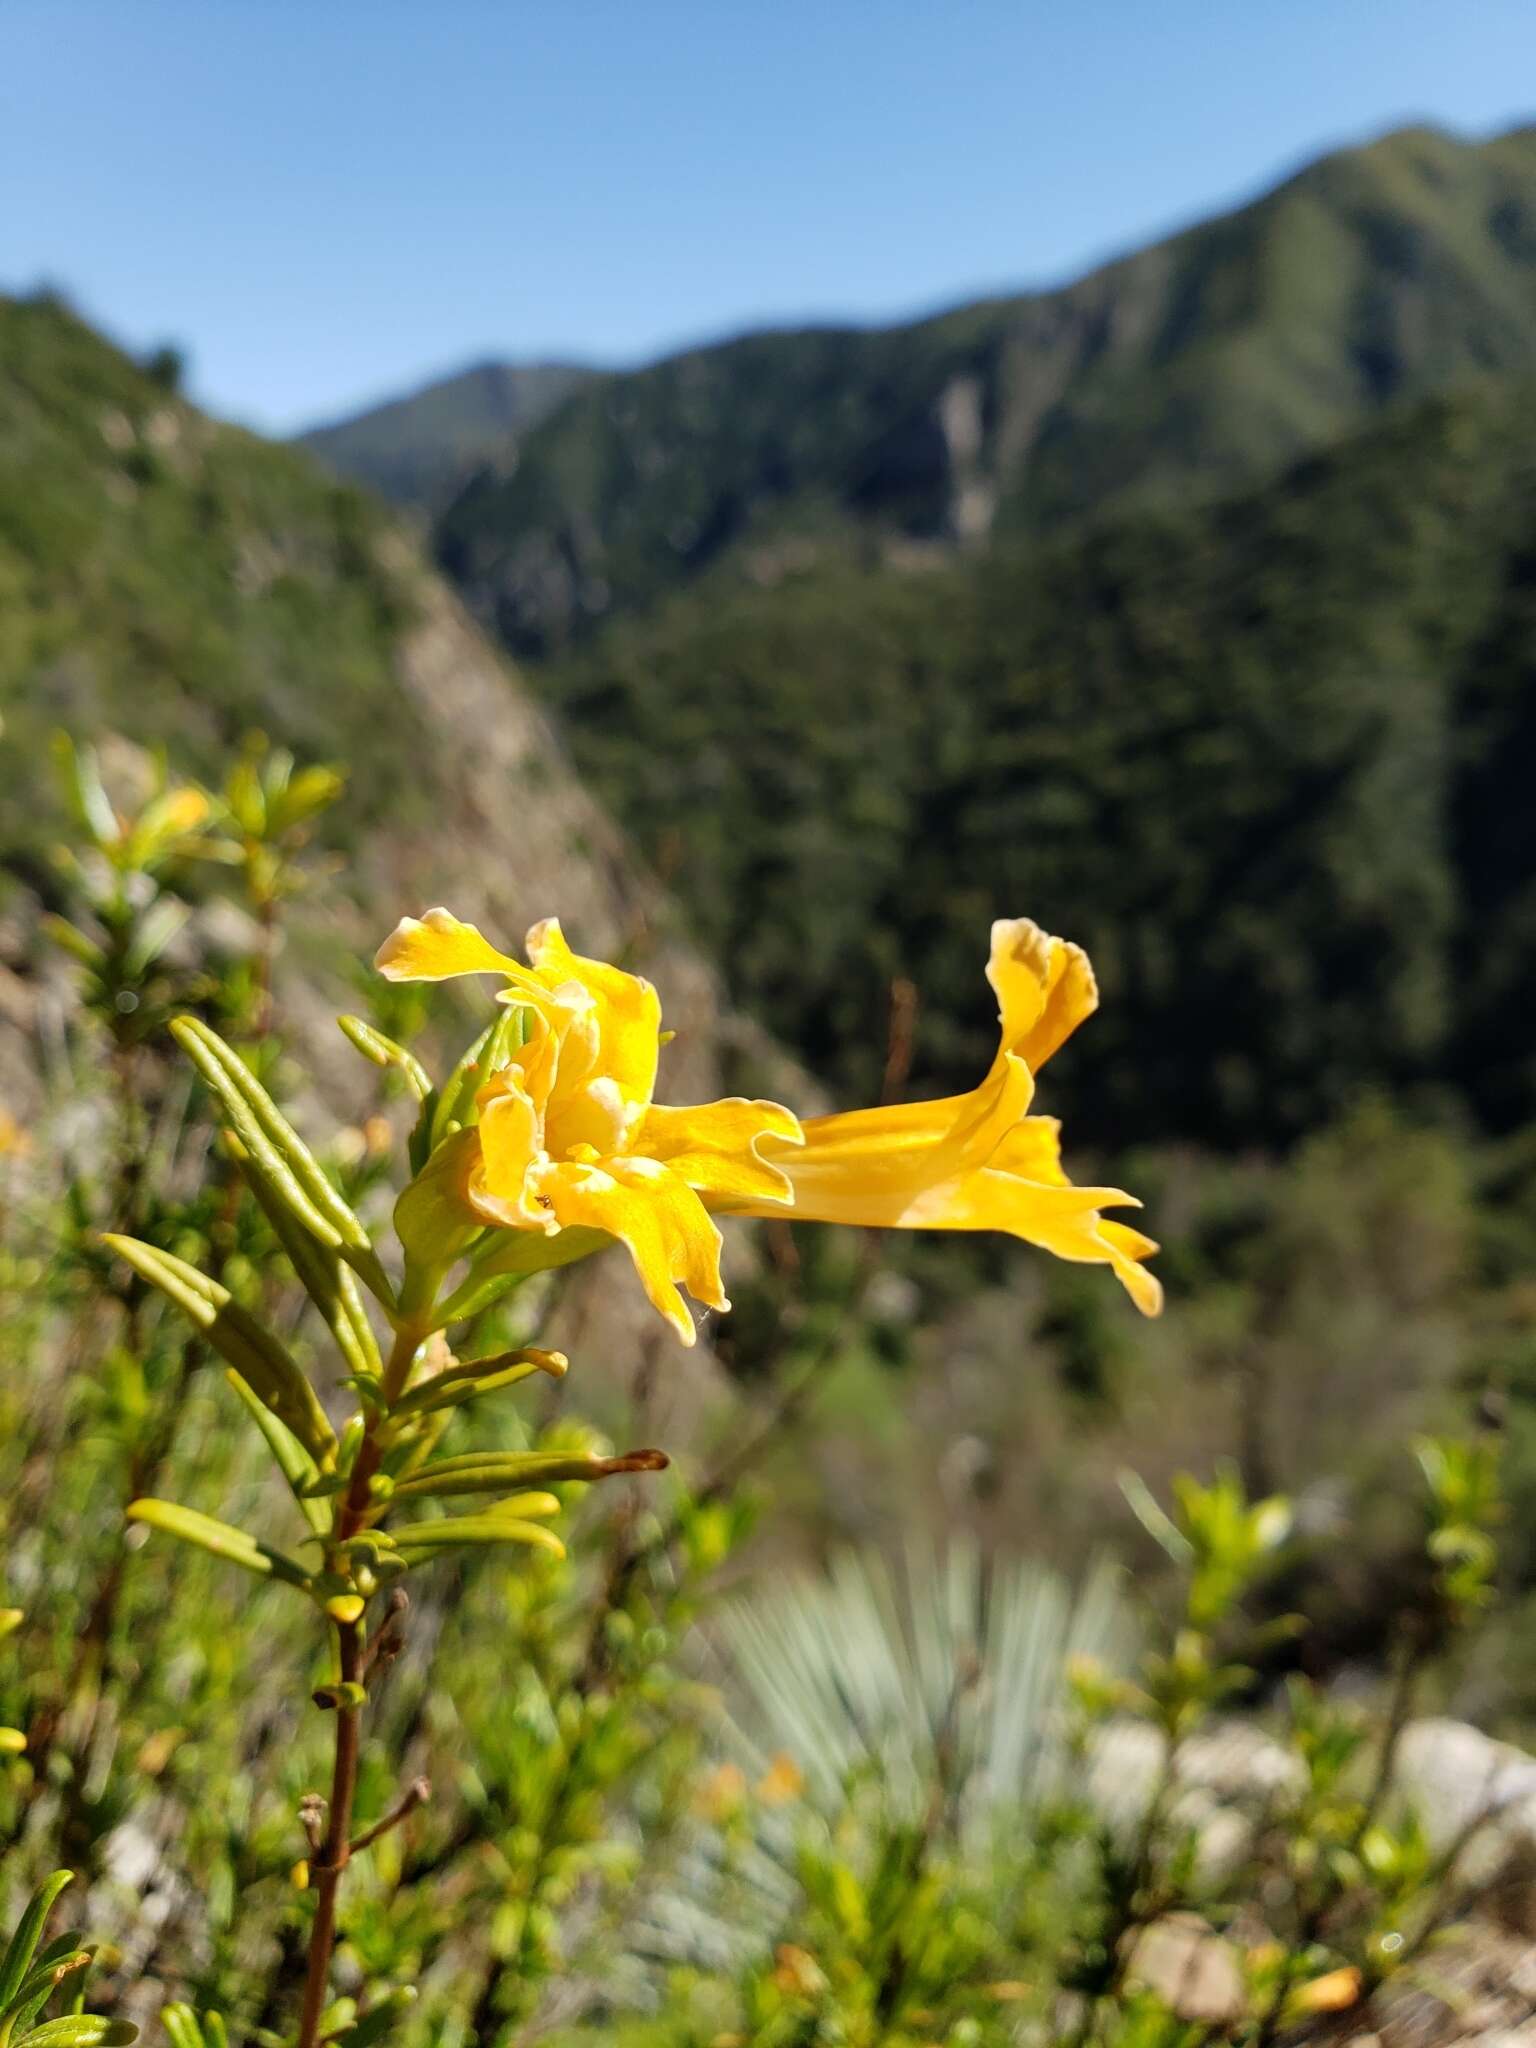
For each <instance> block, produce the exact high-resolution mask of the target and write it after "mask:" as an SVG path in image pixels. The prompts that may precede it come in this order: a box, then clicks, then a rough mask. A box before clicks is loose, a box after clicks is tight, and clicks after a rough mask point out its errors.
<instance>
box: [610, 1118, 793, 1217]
mask: <svg viewBox="0 0 1536 2048" xmlns="http://www.w3.org/2000/svg"><path fill="white" fill-rule="evenodd" d="M764 1139H769V1140H772V1141H774V1142H776V1143H778V1144H779V1145H793V1146H796V1147H799V1146H801V1145H803V1144H804V1143H805V1133H804V1132H803V1131H802V1130H801V1128H800V1120H799V1118H798V1117H797V1116H795V1115H794V1114H793V1112H792V1111H790V1110H787V1109H785V1108H783V1107H782V1106H781V1105H780V1104H779V1103H777V1102H749V1101H748V1100H747V1099H746V1097H745V1096H741V1095H729V1096H726V1097H725V1098H724V1100H722V1101H720V1102H702V1103H699V1104H697V1105H696V1106H694V1107H692V1108H679V1109H669V1108H667V1107H666V1106H665V1105H663V1104H661V1103H652V1104H651V1106H650V1108H649V1109H648V1110H647V1111H646V1113H645V1116H644V1118H643V1120H642V1121H641V1123H640V1126H639V1128H638V1130H637V1131H636V1132H635V1135H634V1139H633V1141H632V1142H633V1147H634V1150H635V1151H636V1152H637V1153H638V1154H640V1155H641V1156H642V1157H644V1158H646V1159H659V1160H661V1161H662V1162H663V1163H664V1164H665V1165H667V1166H669V1167H671V1169H672V1171H673V1172H674V1173H675V1174H676V1175H677V1176H678V1178H679V1179H680V1180H685V1181H686V1182H687V1183H688V1185H689V1187H691V1188H697V1189H698V1190H699V1192H700V1193H701V1194H705V1195H730V1196H737V1197H742V1198H748V1199H750V1198H754V1197H755V1198H756V1199H757V1200H759V1201H763V1202H776V1203H780V1204H787V1203H789V1202H791V1201H793V1199H794V1187H793V1185H792V1183H791V1181H790V1178H789V1175H788V1174H787V1173H786V1172H785V1171H784V1169H783V1168H782V1167H781V1166H776V1165H774V1164H772V1163H771V1162H770V1161H769V1160H767V1159H764V1158H763V1157H761V1156H760V1154H759V1151H758V1147H759V1145H760V1144H761V1143H762V1142H763V1140H764Z"/></svg>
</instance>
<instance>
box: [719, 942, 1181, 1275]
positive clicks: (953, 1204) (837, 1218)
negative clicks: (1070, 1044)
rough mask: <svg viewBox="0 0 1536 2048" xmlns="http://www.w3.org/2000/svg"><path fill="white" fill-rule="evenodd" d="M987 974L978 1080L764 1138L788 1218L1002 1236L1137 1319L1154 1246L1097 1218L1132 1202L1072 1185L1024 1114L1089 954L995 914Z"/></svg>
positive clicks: (1079, 1000)
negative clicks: (1106, 1280) (989, 1023)
mask: <svg viewBox="0 0 1536 2048" xmlns="http://www.w3.org/2000/svg"><path fill="white" fill-rule="evenodd" d="M987 979H988V981H990V982H991V984H992V988H993V991H994V993H995V994H996V996H997V1001H998V1023H999V1025H1000V1027H1001V1036H1000V1043H999V1045H998V1049H997V1057H996V1059H995V1060H994V1061H993V1062H992V1065H991V1068H990V1069H989V1071H988V1073H987V1075H986V1078H985V1079H984V1080H983V1081H982V1083H981V1085H980V1087H978V1088H973V1089H972V1090H971V1091H970V1093H969V1094H967V1095H950V1096H945V1097H942V1098H941V1099H939V1100H938V1101H934V1102H912V1103H904V1104H902V1105H900V1106H898V1107H894V1108H888V1109H858V1110H852V1111H848V1112H845V1113H842V1114H839V1115H834V1116H818V1117H811V1118H809V1119H807V1121H806V1122H805V1123H804V1124H803V1125H802V1126H801V1136H802V1139H803V1143H802V1144H801V1146H800V1147H799V1148H798V1150H796V1151H795V1152H794V1153H793V1155H791V1154H789V1153H782V1154H781V1153H780V1152H779V1151H778V1150H777V1149H776V1148H775V1147H773V1146H772V1145H771V1144H769V1145H765V1147H764V1153H765V1156H766V1157H767V1158H768V1159H769V1160H770V1161H772V1162H773V1163H775V1164H777V1165H779V1166H781V1167H782V1168H783V1170H784V1171H785V1173H787V1174H788V1176H789V1179H790V1183H791V1185H792V1187H793V1189H794V1203H793V1207H792V1210H791V1212H790V1213H791V1214H792V1215H794V1216H796V1217H800V1218H804V1219H806V1220H807V1221H812V1222H819V1223H854V1224H862V1225H864V1226H866V1227H867V1226H876V1227H891V1228H895V1229H899V1230H1002V1231H1006V1232H1008V1233H1009V1235H1010V1236H1013V1237H1021V1238H1023V1239H1024V1240H1025V1241H1026V1242H1027V1243H1029V1244H1034V1245H1038V1246H1040V1248H1041V1249H1042V1250H1043V1251H1048V1252H1052V1253H1054V1254H1055V1256H1056V1257H1057V1258H1058V1259H1068V1260H1073V1261H1077V1262H1080V1263H1084V1264H1089V1265H1105V1266H1109V1267H1110V1268H1111V1269H1112V1270H1113V1272H1114V1273H1115V1276H1116V1278H1117V1279H1119V1281H1120V1282H1121V1284H1122V1285H1123V1286H1124V1288H1125V1290H1126V1292H1127V1293H1128V1294H1129V1295H1130V1297H1131V1299H1132V1301H1134V1302H1135V1304H1136V1306H1137V1307H1138V1308H1139V1309H1140V1310H1141V1312H1142V1314H1143V1315H1148V1316H1155V1315H1156V1314H1158V1312H1159V1311H1160V1309H1161V1308H1162V1305H1163V1291H1162V1288H1161V1286H1160V1285H1159V1284H1158V1282H1157V1281H1156V1280H1155V1279H1154V1278H1153V1276H1152V1275H1151V1274H1150V1273H1149V1272H1148V1271H1147V1270H1146V1268H1145V1266H1144V1265H1143V1263H1142V1261H1143V1260H1145V1259H1147V1258H1149V1257H1150V1256H1151V1254H1152V1253H1153V1252H1155V1251H1156V1250H1157V1246H1156V1244H1154V1243H1153V1241H1152V1239H1151V1238H1149V1237H1143V1236H1142V1234H1141V1232H1140V1231H1138V1230H1132V1229H1131V1228H1130V1227H1129V1225H1127V1224H1124V1223H1114V1222H1107V1221H1106V1220H1105V1218H1104V1217H1103V1216H1102V1214H1101V1213H1100V1212H1101V1211H1102V1210H1104V1209H1117V1208H1132V1209H1135V1208H1139V1207H1140V1206H1141V1205H1140V1203H1139V1202H1137V1201H1136V1199H1135V1197H1134V1196H1131V1195H1127V1194H1123V1193H1122V1192H1121V1191H1120V1190H1119V1189H1118V1188H1097V1187H1095V1188H1080V1187H1074V1186H1073V1185H1072V1183H1071V1181H1069V1180H1068V1179H1067V1176H1066V1174H1065V1173H1064V1172H1063V1170H1062V1165H1061V1126H1060V1124H1059V1123H1058V1121H1057V1120H1056V1118H1055V1117H1050V1116H1029V1115H1027V1114H1026V1112H1027V1111H1028V1109H1029V1106H1030V1103H1031V1102H1032V1100H1033V1098H1034V1092H1035V1075H1036V1074H1037V1073H1038V1072H1039V1071H1040V1069H1041V1067H1043V1066H1044V1065H1045V1062H1046V1061H1047V1060H1048V1059H1049V1058H1050V1056H1051V1054H1052V1053H1053V1052H1055V1051H1056V1050H1057V1048H1058V1047H1059V1046H1060V1045H1062V1044H1063V1043H1064V1042H1065V1040H1066V1039H1068V1038H1069V1037H1070V1036H1071V1035H1072V1033H1073V1032H1074V1031H1075V1030H1076V1029H1077V1027H1078V1025H1079V1024H1081V1023H1082V1021H1083V1019H1084V1018H1085V1017H1088V1016H1091V1015H1092V1013H1093V1012H1094V1010H1096V1009H1097V1008H1098V1003H1099V991H1098V985H1097V983H1096V982H1095V981H1094V978H1093V969H1092V968H1091V967H1090V966H1089V964H1088V956H1087V954H1086V953H1085V952H1084V951H1083V949H1082V947H1081V946H1074V945H1071V944H1069V943H1068V942H1067V941H1066V940H1064V939H1055V938H1052V937H1051V936H1050V935H1049V934H1048V933H1046V932H1043V931H1041V929H1040V927H1039V926H1038V925H1037V924H1033V923H1031V921H1030V920H1029V919H1028V918H1027V917H1013V918H999V919H998V921H997V922H996V923H995V924H994V925H993V927H992V952H991V958H990V959H989V960H988V962H987ZM720 1206H724V1205H720ZM731 1206H732V1208H733V1209H734V1211H735V1213H736V1214H738V1215H766V1214H769V1213H773V1214H778V1213H780V1212H779V1211H778V1210H774V1211H772V1212H769V1211H767V1210H765V1209H763V1208H761V1207H759V1206H758V1205H756V1204H755V1203H753V1202H752V1201H751V1200H750V1199H749V1200H747V1201H743V1202H737V1203H733V1204H732V1205H731Z"/></svg>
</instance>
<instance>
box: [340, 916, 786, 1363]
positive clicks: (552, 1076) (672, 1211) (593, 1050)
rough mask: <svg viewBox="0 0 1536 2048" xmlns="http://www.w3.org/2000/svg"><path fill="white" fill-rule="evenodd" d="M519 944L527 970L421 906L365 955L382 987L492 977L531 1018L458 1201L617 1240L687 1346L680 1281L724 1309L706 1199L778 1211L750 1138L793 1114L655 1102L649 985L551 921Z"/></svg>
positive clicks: (774, 1175)
mask: <svg viewBox="0 0 1536 2048" xmlns="http://www.w3.org/2000/svg"><path fill="white" fill-rule="evenodd" d="M527 953H528V960H529V965H528V966H527V967H524V966H522V965H520V964H519V962H517V961H516V960H513V959H510V958H509V957H508V956H507V955H506V954H504V953H500V952H498V951H497V950H496V948H495V947H494V946H492V945H491V944H490V942H489V940H487V939H485V938H483V937H482V936H481V934H480V933H479V932H478V931H477V930H476V929H475V927H474V926H473V925H468V924H461V923H460V922H459V920H458V919H457V918H455V917H452V916H450V915H449V913H448V912H447V911H446V910H429V911H428V912H427V914H426V916H425V917H424V918H420V919H417V918H413V917H408V918H404V919H402V921H401V923H400V924H399V925H398V926H397V928H396V929H395V931H394V932H393V933H391V935H390V937H389V938H388V939H386V940H385V942H384V944H383V946H382V947H381V948H380V949H379V953H378V956H377V959H376V961H375V965H376V966H377V967H378V969H379V971H380V973H382V974H385V975H387V976H388V977H389V978H390V979H391V980H394V981H442V980H445V979H447V978H449V977H450V976H453V975H458V974H486V973H491V974H499V975H501V976H502V977H503V978H504V980H505V982H506V984H507V985H506V987H505V988H504V989H502V990H501V992H500V997H501V1000H502V1001H503V1002H506V1003H510V1004H514V1005H518V1006H521V1007H523V1008H524V1009H525V1010H526V1012H527V1013H528V1016H529V1019H530V1023H529V1032H528V1037H527V1039H526V1041H525V1042H524V1044H523V1045H521V1046H520V1047H518V1048H517V1049H516V1050H515V1051H514V1052H513V1053H512V1055H511V1057H510V1059H509V1061H508V1063H507V1065H505V1066H504V1067H501V1068H500V1069H499V1070H498V1071H497V1072H496V1073H494V1074H492V1075H490V1076H489V1078H488V1079H487V1080H486V1081H485V1083H484V1085H483V1086H482V1087H481V1088H480V1090H479V1093H478V1096H477V1098H476V1101H477V1107H478V1111H479V1116H478V1123H477V1125H476V1137H477V1139H478V1143H477V1145H476V1146H475V1148H474V1150H473V1151H472V1152H471V1153H470V1154H469V1155H468V1157H467V1159H466V1163H465V1166H466V1170H465V1173H464V1177H463V1184H462V1190H461V1192H462V1195H463V1198H464V1200H465V1201H466V1202H467V1203H468V1205H469V1207H470V1208H471V1209H473V1211H474V1212H475V1214H476V1215H477V1216H478V1217H479V1218H480V1220H481V1221H482V1222H484V1223H487V1224H491V1225H494V1226H497V1227H500V1228H502V1229H508V1230H521V1231H531V1232H539V1233H543V1234H544V1235H546V1236H549V1237H554V1236H556V1235H558V1233H559V1232H561V1231H562V1230H570V1229H576V1230H587V1231H594V1230H595V1231H602V1232H605V1233H606V1234H607V1235H608V1236H610V1237H614V1238H617V1239H618V1240H619V1241H620V1242H621V1243H622V1244H624V1245H625V1246H626V1247H627V1248H628V1251H629V1255H630V1257H631V1258H632V1259H633V1261H634V1265H635V1271H636V1273H637V1274H638V1275H639V1278H640V1283H641V1285H642V1286H643V1287H644V1289H645V1291H646V1293H647V1295H648V1296H649V1297H650V1300H651V1302H652V1304H653V1305H654V1306H655V1307H656V1308H657V1309H658V1310H659V1311H660V1313H661V1314H662V1315H663V1316H665V1317H666V1319H667V1321H668V1322H669V1323H671V1325H672V1327H673V1329H674V1330H675V1331H676V1332H677V1334H678V1336H679V1337H680V1338H681V1339H682V1340H683V1342H684V1343H685V1344H691V1343H692V1342H693V1341H694V1326H693V1319H692V1317H691V1316H690V1315H689V1313H688V1310H687V1307H686V1305H685V1304H684V1302H683V1300H682V1297H681V1295H680V1293H679V1292H678V1288H679V1285H681V1286H684V1287H686V1288H687V1289H688V1292H689V1293H690V1294H691V1295H692V1296H693V1297H694V1299H695V1300H696V1301H700V1302H702V1303H703V1304H704V1305H705V1306H706V1307H707V1308H716V1309H725V1308H729V1306H730V1303H729V1302H728V1301H727V1300H726V1298H725V1293H724V1290H723V1288H722V1286H721V1282H720V1245H721V1239H720V1232H719V1229H718V1228H717V1227H716V1225H715V1223H714V1220H713V1219H712V1217H711V1216H710V1214H709V1210H708V1208H707V1207H706V1202H715V1201H722V1200H725V1199H728V1198H735V1199H737V1200H752V1199H756V1200H759V1201H766V1202H769V1203H772V1204H775V1205H777V1206H778V1207H779V1208H783V1209H787V1208H788V1207H789V1202H790V1187H789V1181H788V1179H787V1177H786V1176H785V1174H784V1172H783V1169H782V1168H781V1167H779V1166H776V1165H770V1164H768V1163H767V1161H766V1160H765V1159H764V1158H763V1156H762V1148H763V1146H764V1144H765V1141H767V1140H768V1139H770V1138H771V1139H773V1140H775V1141H776V1142H777V1144H778V1147H779V1149H780V1150H781V1151H782V1150H785V1149H788V1148H791V1147H793V1146H794V1145H797V1144H798V1143H799V1141H800V1125H799V1122H798V1120H797V1119H796V1118H795V1117H794V1116H793V1115H792V1114H791V1112H790V1111H789V1110H787V1109H784V1108H782V1107H781V1106H780V1105H779V1104H778V1103H776V1102H748V1101H745V1100H744V1099H742V1098H741V1097H739V1096H737V1097H732V1098H729V1099H727V1100H725V1101H723V1102H709V1103H704V1104H703V1105H701V1106H700V1107H698V1108H694V1109H669V1108H665V1107H663V1106H662V1105H661V1104H659V1103H655V1102H653V1101H652V1100H651V1096H652V1092H653V1090H654V1088H655V1085H656V1066H657V1060H658V1058H659V1055H660V1051H661V1003H660V1000H659V998H658V997H657V994H656V991H655V989H654V988H653V987H652V986H651V984H650V983H649V982H648V981H644V980H642V979H641V978H640V977H639V976H638V975H634V974H626V973H625V972H624V971H623V969H622V968H618V967H610V966H608V965H607V964H606V963H605V962H603V961H600V960H585V959H583V958H582V957H581V956H580V955H579V954H577V953H573V952H572V951H571V949H570V947H569V946H568V945H567V944H566V941H565V936H564V934H563V933H562V931H561V929H560V926H559V923H558V921H557V920H556V919H554V918H545V919H544V920H543V922H542V923H540V924H536V925H535V926H534V927H533V929H532V930H531V931H530V932H529V934H528V941H527ZM551 1263H555V1261H554V1260H553V1259H552V1260H551Z"/></svg>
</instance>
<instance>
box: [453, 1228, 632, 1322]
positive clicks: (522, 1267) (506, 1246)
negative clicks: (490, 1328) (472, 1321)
mask: <svg viewBox="0 0 1536 2048" xmlns="http://www.w3.org/2000/svg"><path fill="white" fill-rule="evenodd" d="M612 1243H613V1239H612V1237H610V1236H609V1234H608V1232H607V1231H606V1230H591V1229H589V1228H588V1227H587V1226H586V1225H585V1224H580V1223H577V1224H571V1225H570V1226H568V1227H567V1228H566V1229H564V1230H560V1231H557V1232H556V1233H555V1235H554V1236H553V1237H545V1236H544V1235H543V1233H542V1232H541V1231H537V1230H498V1231H496V1232H495V1233H494V1234H493V1236H492V1238H491V1241H490V1243H489V1244H488V1245H487V1246H485V1248H484V1249H483V1251H482V1252H481V1255H480V1256H479V1257H478V1258H477V1259H476V1260H475V1261H474V1263H473V1264H472V1265H471V1267H470V1270H469V1272H468V1274H467V1275H466V1277H465V1279H464V1280H463V1281H462V1282H461V1284H460V1285H459V1287H458V1288H457V1289H456V1290H455V1291H454V1292H453V1293H452V1294H450V1295H449V1297H448V1299H447V1300H446V1301H444V1302H441V1303H440V1304H439V1305H438V1308H437V1310H436V1320H437V1324H438V1327H439V1328H440V1329H442V1328H446V1327H447V1325H448V1324H449V1323H458V1322H463V1321H464V1320H465V1318H466V1317H468V1316H474V1315H479V1314H480V1312H481V1310H482V1309H487V1308H489V1307H490V1306H491V1304H492V1303H493V1302H495V1301H499V1300H500V1299H501V1297H502V1295H504V1294H507V1293H510V1291H511V1290H512V1289H513V1288H514V1287H516V1286H517V1285H518V1284H519V1283H520V1282H521V1281H524V1280H526V1279H528V1278H529V1277H530V1275H532V1274H534V1273H550V1272H553V1271H554V1270H555V1268H556V1267H557V1266H569V1265H573V1264H574V1263H575V1261H576V1260H577V1259H589V1258H591V1256H592V1254H593V1253H594V1252H601V1251H606V1250H607V1248H608V1247H609V1245H611V1244H612Z"/></svg>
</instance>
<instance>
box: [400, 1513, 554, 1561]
mask: <svg viewBox="0 0 1536 2048" xmlns="http://www.w3.org/2000/svg"><path fill="white" fill-rule="evenodd" d="M394 1535H395V1542H396V1544H397V1546H398V1547H399V1550H400V1554H401V1555H402V1557H406V1558H413V1559H414V1558H420V1557H430V1556H431V1555H432V1553H433V1552H434V1551H436V1550H452V1549H454V1548H455V1547H456V1546H457V1545H459V1544H482V1543H526V1544H529V1545H531V1546H532V1547H533V1548H534V1549H537V1550H548V1551H550V1552H552V1553H553V1554H554V1556H556V1557H564V1555H565V1545H564V1544H563V1543H562V1542H561V1541H560V1538H559V1537H558V1536H556V1535H555V1533H554V1532H553V1530H551V1529H546V1528H544V1527H543V1526H542V1525H541V1524H540V1523H538V1522H524V1521H519V1520H518V1519H517V1518H516V1517H515V1516H513V1515H506V1516H501V1515H447V1516H444V1518H443V1519H442V1521H440V1522H417V1523H416V1524H415V1526H414V1527H412V1528H409V1529H396V1530H395V1532H394Z"/></svg>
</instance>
